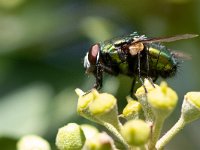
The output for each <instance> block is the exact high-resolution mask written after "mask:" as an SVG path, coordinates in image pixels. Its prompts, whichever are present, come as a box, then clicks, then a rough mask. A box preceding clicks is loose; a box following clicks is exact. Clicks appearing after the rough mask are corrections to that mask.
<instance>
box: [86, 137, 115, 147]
mask: <svg viewBox="0 0 200 150" xmlns="http://www.w3.org/2000/svg"><path fill="white" fill-rule="evenodd" d="M84 148H85V149H87V150H113V149H114V142H113V140H112V138H111V137H110V136H109V135H108V134H106V133H99V134H96V136H94V137H93V138H92V139H90V140H88V141H87V142H86V144H85V146H84Z"/></svg>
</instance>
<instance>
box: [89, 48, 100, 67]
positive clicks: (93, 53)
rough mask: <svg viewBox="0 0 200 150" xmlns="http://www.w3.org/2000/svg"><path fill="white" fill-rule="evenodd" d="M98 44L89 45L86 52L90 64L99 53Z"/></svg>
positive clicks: (95, 60)
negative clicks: (89, 47)
mask: <svg viewBox="0 0 200 150" xmlns="http://www.w3.org/2000/svg"><path fill="white" fill-rule="evenodd" d="M99 49H100V48H99V44H95V45H93V46H92V47H91V49H90V50H89V53H88V60H89V62H90V64H91V65H95V64H96V62H97V59H98V54H99Z"/></svg>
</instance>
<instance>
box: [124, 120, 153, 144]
mask: <svg viewBox="0 0 200 150" xmlns="http://www.w3.org/2000/svg"><path fill="white" fill-rule="evenodd" d="M121 133H122V136H123V137H124V139H125V140H126V141H127V143H128V144H130V145H132V146H142V145H144V144H145V143H146V142H147V141H148V139H149V135H150V127H149V126H148V124H147V123H145V122H144V121H143V120H131V121H128V122H127V123H125V125H124V126H123V127H122V130H121Z"/></svg>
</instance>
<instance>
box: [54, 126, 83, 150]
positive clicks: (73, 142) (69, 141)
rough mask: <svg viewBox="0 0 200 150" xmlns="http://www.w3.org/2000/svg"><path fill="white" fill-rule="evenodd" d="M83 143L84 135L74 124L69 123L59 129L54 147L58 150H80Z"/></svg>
mask: <svg viewBox="0 0 200 150" xmlns="http://www.w3.org/2000/svg"><path fill="white" fill-rule="evenodd" d="M84 143H85V135H84V133H83V130H82V129H81V127H80V126H79V125H78V124H76V123H69V124H68V125H66V126H64V127H62V128H60V129H59V130H58V133H57V137H56V146H57V147H58V149H59V150H81V149H82V147H83V145H84Z"/></svg>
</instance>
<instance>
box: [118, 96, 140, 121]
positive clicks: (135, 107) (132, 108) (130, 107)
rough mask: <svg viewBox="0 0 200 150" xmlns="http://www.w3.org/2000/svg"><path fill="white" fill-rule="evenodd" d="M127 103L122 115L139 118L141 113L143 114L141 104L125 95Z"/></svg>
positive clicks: (127, 117) (128, 117)
mask: <svg viewBox="0 0 200 150" xmlns="http://www.w3.org/2000/svg"><path fill="white" fill-rule="evenodd" d="M127 101H128V104H127V105H126V107H125V108H124V109H123V112H122V114H123V117H124V118H126V119H128V120H131V119H139V117H140V116H141V114H143V111H142V106H141V104H140V103H139V102H138V101H135V100H133V99H132V98H131V97H127Z"/></svg>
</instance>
